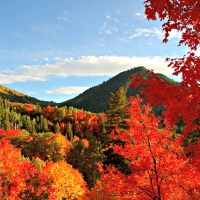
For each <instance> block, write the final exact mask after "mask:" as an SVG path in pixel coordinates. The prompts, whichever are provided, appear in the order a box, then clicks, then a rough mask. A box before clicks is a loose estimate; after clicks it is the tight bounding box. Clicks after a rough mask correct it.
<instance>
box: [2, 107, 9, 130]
mask: <svg viewBox="0 0 200 200" xmlns="http://www.w3.org/2000/svg"><path fill="white" fill-rule="evenodd" d="M9 113H10V110H9V108H6V109H5V110H4V116H3V122H2V128H3V129H4V130H9V129H10V128H11V127H10V120H9Z"/></svg>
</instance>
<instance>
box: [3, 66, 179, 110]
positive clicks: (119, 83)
mask: <svg viewBox="0 0 200 200" xmlns="http://www.w3.org/2000/svg"><path fill="white" fill-rule="evenodd" d="M138 73H139V74H141V75H142V76H143V77H147V69H146V68H145V67H136V68H132V69H130V70H127V71H124V72H121V73H119V74H118V75H116V76H114V77H112V78H110V79H109V80H108V81H104V82H103V83H102V84H99V85H97V86H94V87H91V88H89V89H88V90H86V91H85V92H83V93H82V94H79V95H78V96H77V97H75V98H73V99H70V100H67V101H64V102H62V103H55V102H53V101H41V100H38V99H36V98H34V97H31V96H28V95H25V94H22V93H20V92H17V91H15V90H13V89H10V88H7V87H4V86H1V85H0V96H2V97H3V98H5V99H8V100H9V101H11V102H20V103H27V104H29V103H30V104H39V105H40V106H42V107H45V106H48V105H50V106H58V107H62V106H67V107H70V106H72V107H75V108H78V109H84V110H87V111H91V112H96V113H98V112H105V111H106V110H107V109H108V101H109V98H110V93H111V92H113V93H115V92H116V91H117V90H118V89H119V88H120V87H124V89H125V93H126V95H127V98H129V97H130V96H134V95H135V94H138V93H139V91H140V88H139V87H137V88H130V75H131V74H138ZM158 75H159V77H160V78H161V79H162V80H163V81H165V82H169V83H171V84H174V85H177V84H178V82H175V81H173V80H172V79H169V78H168V77H167V76H165V75H163V74H158Z"/></svg>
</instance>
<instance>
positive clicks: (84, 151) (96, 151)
mask: <svg viewBox="0 0 200 200" xmlns="http://www.w3.org/2000/svg"><path fill="white" fill-rule="evenodd" d="M87 140H88V142H89V146H88V147H86V146H85V145H84V143H83V141H80V140H78V141H76V142H75V143H74V144H73V146H72V148H71V151H70V153H69V156H68V158H67V162H68V163H70V164H71V165H72V166H73V167H74V168H75V169H78V170H79V171H80V172H81V173H82V174H83V177H84V180H85V181H86V182H87V184H88V187H89V188H91V187H93V186H94V184H95V183H96V180H97V179H99V172H98V169H97V163H100V162H103V160H104V159H105V156H104V153H103V149H102V146H101V143H99V142H98V141H97V139H96V137H94V136H93V135H92V134H89V135H88V136H87Z"/></svg>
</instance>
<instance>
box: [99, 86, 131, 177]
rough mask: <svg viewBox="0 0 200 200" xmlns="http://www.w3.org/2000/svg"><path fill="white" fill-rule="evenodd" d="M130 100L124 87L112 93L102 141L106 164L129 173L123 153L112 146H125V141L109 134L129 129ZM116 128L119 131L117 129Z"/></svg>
mask: <svg viewBox="0 0 200 200" xmlns="http://www.w3.org/2000/svg"><path fill="white" fill-rule="evenodd" d="M128 105H129V103H128V100H127V98H126V92H125V88H124V87H120V88H119V89H118V90H117V92H116V93H115V94H114V93H111V97H110V101H109V110H107V112H106V115H107V121H106V124H105V125H106V134H102V138H101V142H102V144H103V147H104V148H105V156H106V159H105V161H104V164H106V165H114V166H115V167H116V168H118V169H119V170H120V171H122V172H124V173H127V174H129V173H130V170H129V166H128V165H129V164H128V161H127V160H126V159H124V158H123V157H122V156H121V155H118V154H116V153H114V152H113V148H112V146H113V145H114V144H117V145H121V146H123V144H124V143H123V142H122V141H120V140H114V139H112V138H111V137H110V136H108V134H110V133H111V132H112V131H114V133H115V134H116V135H118V134H120V133H121V132H123V131H124V130H126V129H128V125H127V120H128V119H129V113H128ZM116 128H117V130H118V131H116Z"/></svg>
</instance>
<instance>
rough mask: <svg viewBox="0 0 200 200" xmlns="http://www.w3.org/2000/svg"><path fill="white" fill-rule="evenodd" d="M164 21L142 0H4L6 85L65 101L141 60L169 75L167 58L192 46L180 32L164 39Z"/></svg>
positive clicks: (0, 13) (1, 54)
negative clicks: (152, 16) (151, 15)
mask: <svg viewBox="0 0 200 200" xmlns="http://www.w3.org/2000/svg"><path fill="white" fill-rule="evenodd" d="M161 25H162V24H161V22H159V21H148V20H147V19H146V17H145V14H144V5H143V0H137V1H134V0H100V1H94V0H84V1H82V0H73V1H70V0H59V1H56V0H34V1H32V0H15V1H13V0H6V1H1V6H0V26H1V31H0V84H1V85H4V86H6V87H10V88H12V89H15V90H17V91H20V92H22V93H25V94H27V95H30V96H33V97H36V98H38V99H40V100H49V101H50V100H52V101H55V102H62V101H65V100H67V99H70V98H73V97H75V96H77V95H78V94H79V93H81V92H83V91H84V90H86V89H87V88H89V87H92V86H95V85H98V84H100V83H102V82H103V81H104V80H108V79H109V78H111V77H112V76H114V75H116V74H118V73H120V72H122V71H126V70H128V69H131V68H134V67H138V66H145V67H146V68H148V69H154V71H155V72H160V73H163V74H165V75H168V76H169V75H170V74H171V73H172V70H171V69H170V68H168V67H167V63H165V58H166V57H180V56H182V55H183V54H184V53H185V52H186V49H184V47H177V42H178V41H179V40H180V36H181V35H180V33H178V32H175V31H173V32H172V33H171V35H170V40H169V42H168V43H167V44H163V43H162V39H163V33H162V30H161ZM170 77H171V76H170ZM171 78H172V77H171ZM175 78H176V77H175Z"/></svg>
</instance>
